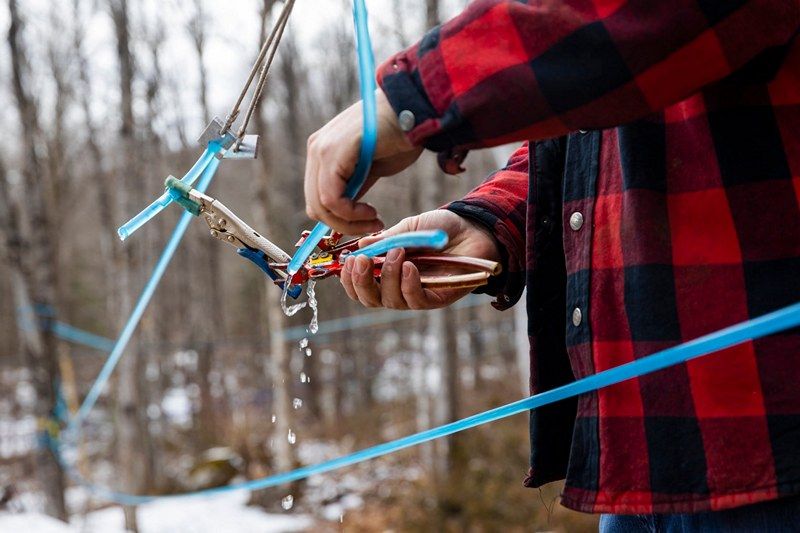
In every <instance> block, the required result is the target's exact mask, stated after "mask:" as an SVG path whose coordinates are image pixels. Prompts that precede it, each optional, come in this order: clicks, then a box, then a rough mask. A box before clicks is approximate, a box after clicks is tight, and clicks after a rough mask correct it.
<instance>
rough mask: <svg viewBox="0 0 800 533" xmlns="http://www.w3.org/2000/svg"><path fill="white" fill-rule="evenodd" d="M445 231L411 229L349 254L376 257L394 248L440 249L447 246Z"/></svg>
mask: <svg viewBox="0 0 800 533" xmlns="http://www.w3.org/2000/svg"><path fill="white" fill-rule="evenodd" d="M447 241H448V237H447V233H446V232H445V231H442V230H440V229H437V230H426V231H411V232H408V233H402V234H400V235H394V236H393V237H387V238H386V239H383V240H380V241H378V242H374V243H372V244H370V245H369V246H365V247H363V248H361V249H359V250H356V251H354V252H353V253H351V254H350V255H354V256H355V255H365V256H367V257H377V256H379V255H382V254H385V253H386V252H388V251H389V250H394V249H395V248H428V249H434V250H441V249H442V248H444V247H445V246H447Z"/></svg>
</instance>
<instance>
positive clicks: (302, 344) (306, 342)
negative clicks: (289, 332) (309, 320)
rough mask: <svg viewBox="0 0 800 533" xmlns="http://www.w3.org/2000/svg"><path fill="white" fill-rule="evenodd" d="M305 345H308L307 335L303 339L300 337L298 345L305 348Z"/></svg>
mask: <svg viewBox="0 0 800 533" xmlns="http://www.w3.org/2000/svg"><path fill="white" fill-rule="evenodd" d="M306 346H308V337H306V338H305V339H302V340H301V341H300V347H301V348H305V347H306Z"/></svg>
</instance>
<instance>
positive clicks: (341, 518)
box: [339, 513, 344, 524]
mask: <svg viewBox="0 0 800 533" xmlns="http://www.w3.org/2000/svg"><path fill="white" fill-rule="evenodd" d="M339 523H340V524H344V513H342V514H340V515H339Z"/></svg>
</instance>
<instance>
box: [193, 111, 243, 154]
mask: <svg viewBox="0 0 800 533" xmlns="http://www.w3.org/2000/svg"><path fill="white" fill-rule="evenodd" d="M224 127H225V123H224V122H222V120H220V119H219V117H214V118H213V119H212V120H211V122H209V123H208V126H206V129H204V130H203V133H201V134H200V137H199V138H198V139H197V142H198V143H200V146H202V147H203V148H206V147H207V146H208V143H210V142H214V141H216V142H218V143H219V144H221V145H222V147H223V148H224V149H225V150H228V149H229V148H230V147H231V146H233V144H234V143H235V142H236V136H235V135H234V134H233V133H231V132H230V130H229V131H226V132H225V134H224V135H220V132H221V131H222V129H223V128H224ZM217 158H218V159H222V158H223V154H221V153H218V154H217Z"/></svg>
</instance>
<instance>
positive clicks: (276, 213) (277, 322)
mask: <svg viewBox="0 0 800 533" xmlns="http://www.w3.org/2000/svg"><path fill="white" fill-rule="evenodd" d="M275 3H276V2H275V0H265V1H264V4H263V6H262V10H261V12H260V16H261V33H260V35H261V41H263V39H264V36H265V35H266V32H267V23H268V21H269V14H270V11H271V10H272V7H273V5H275ZM265 97H266V95H265ZM253 121H254V125H255V127H256V131H257V133H258V135H260V136H261V138H262V140H261V151H262V153H261V154H259V161H260V162H261V172H259V176H258V179H256V180H254V182H253V183H254V187H255V190H254V191H253V192H254V198H255V200H256V203H255V206H254V214H255V217H254V222H255V224H256V228H258V231H261V232H263V233H264V234H265V235H268V236H269V235H274V234H275V228H276V227H278V225H279V224H278V221H279V219H280V216H281V213H282V212H283V209H281V205H280V203H279V198H278V197H277V195H276V194H274V188H275V185H276V184H275V182H274V177H275V174H274V169H272V168H271V161H272V155H273V154H271V153H270V152H269V146H270V143H269V142H268V136H269V130H268V127H267V123H266V120H265V119H264V115H263V109H259V110H258V111H257V112H256V113H255V114H254V116H253ZM271 191H273V192H271ZM265 292H266V298H265V299H264V314H265V315H266V323H267V330H268V335H269V354H270V364H269V365H268V372H269V376H268V378H269V379H270V381H271V382H272V391H273V404H272V412H273V416H275V424H274V425H273V427H274V433H273V439H272V442H273V443H274V444H273V446H274V448H273V450H272V451H273V457H274V462H273V468H274V471H276V472H285V471H287V470H290V469H291V468H292V467H293V465H294V462H295V455H294V449H293V447H292V443H290V442H289V438H288V437H289V431H290V429H291V428H290V419H291V416H292V397H291V384H292V377H291V367H290V362H291V350H290V349H289V346H288V344H287V341H286V337H285V335H284V330H285V329H286V323H287V320H286V316H285V315H284V314H283V311H282V310H281V308H280V306H279V305H277V299H278V297H279V289H277V288H276V287H275V285H274V284H273V283H272V280H270V279H269V278H265ZM272 496H274V493H272V492H271V491H268V492H264V493H253V496H252V497H251V502H252V503H257V504H260V505H263V506H267V505H268V504H269V503H272V504H273V505H274V498H272Z"/></svg>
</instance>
